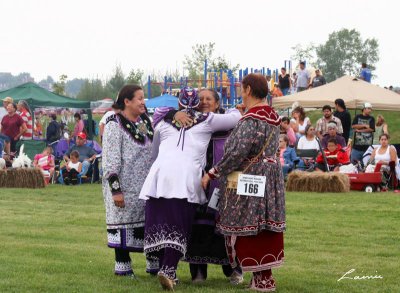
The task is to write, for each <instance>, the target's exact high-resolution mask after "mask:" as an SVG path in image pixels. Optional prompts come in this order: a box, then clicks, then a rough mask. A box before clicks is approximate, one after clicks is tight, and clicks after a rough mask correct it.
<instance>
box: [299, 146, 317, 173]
mask: <svg viewBox="0 0 400 293" xmlns="http://www.w3.org/2000/svg"><path fill="white" fill-rule="evenodd" d="M318 153H319V151H318V150H317V149H296V155H297V157H298V158H299V161H298V162H295V166H294V169H297V170H303V171H314V167H315V160H316V158H317V156H318ZM304 159H305V160H309V165H307V164H306V163H305V162H304Z"/></svg>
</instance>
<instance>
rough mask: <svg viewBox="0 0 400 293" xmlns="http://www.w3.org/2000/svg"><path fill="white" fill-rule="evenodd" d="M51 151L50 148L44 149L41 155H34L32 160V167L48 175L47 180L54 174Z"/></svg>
mask: <svg viewBox="0 0 400 293" xmlns="http://www.w3.org/2000/svg"><path fill="white" fill-rule="evenodd" d="M52 153H53V149H52V148H51V147H45V149H44V150H43V152H42V153H41V154H37V155H35V157H34V158H33V166H34V167H35V168H39V169H41V170H42V171H43V173H44V174H45V175H46V173H47V174H48V175H49V178H52V177H53V174H54V166H55V163H54V156H53V155H52Z"/></svg>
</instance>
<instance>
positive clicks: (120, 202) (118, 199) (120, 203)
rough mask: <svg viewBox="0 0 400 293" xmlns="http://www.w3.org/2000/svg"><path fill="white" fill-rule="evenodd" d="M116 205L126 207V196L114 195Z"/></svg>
mask: <svg viewBox="0 0 400 293" xmlns="http://www.w3.org/2000/svg"><path fill="white" fill-rule="evenodd" d="M112 198H113V200H114V204H115V206H116V207H119V208H124V207H125V200H124V195H123V194H122V193H120V194H116V195H113V197H112Z"/></svg>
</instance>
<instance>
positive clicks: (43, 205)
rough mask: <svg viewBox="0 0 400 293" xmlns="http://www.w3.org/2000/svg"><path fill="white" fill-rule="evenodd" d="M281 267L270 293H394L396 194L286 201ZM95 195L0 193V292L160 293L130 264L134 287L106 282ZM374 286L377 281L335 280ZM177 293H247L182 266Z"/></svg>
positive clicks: (398, 248)
mask: <svg viewBox="0 0 400 293" xmlns="http://www.w3.org/2000/svg"><path fill="white" fill-rule="evenodd" d="M287 224H288V230H287V232H286V234H285V263H284V266H283V267H281V268H279V269H276V270H274V275H275V278H276V281H277V286H278V288H277V292H296V293H297V292H400V282H399V275H400V266H399V261H400V196H399V195H398V194H396V193H392V192H388V193H363V192H351V193H346V194H316V193H288V194H287ZM105 229H106V228H105V215H104V207H103V199H102V193H101V186H100V185H98V184H93V185H81V186H69V187H68V186H59V185H53V186H49V187H47V188H45V189H42V190H29V189H5V188H2V189H1V190H0V292H159V291H161V289H160V286H159V284H158V281H157V279H156V278H154V277H150V276H149V275H147V274H146V273H145V261H144V256H143V255H142V254H134V255H133V262H134V269H135V272H136V274H137V275H138V280H132V279H129V278H124V277H116V276H114V275H113V266H114V253H113V250H112V249H109V248H107V247H106V230H105ZM350 269H355V272H354V273H352V274H350V275H349V276H351V277H354V276H356V275H359V276H375V275H379V276H382V277H383V279H370V280H352V279H344V280H341V281H338V279H339V278H340V277H341V276H343V274H345V272H347V271H349V270H350ZM178 277H179V278H180V280H181V284H179V285H178V287H177V288H176V291H177V292H245V291H244V288H245V285H246V284H247V283H248V282H249V280H250V275H249V274H246V280H245V284H243V285H241V286H239V287H234V286H232V285H230V284H229V283H228V282H227V280H226V279H225V278H224V277H223V274H222V270H221V268H220V267H218V266H210V268H209V278H208V280H207V282H205V283H204V284H201V285H198V284H196V285H193V284H191V282H190V274H189V270H188V265H187V264H186V263H184V262H182V263H180V266H179V271H178Z"/></svg>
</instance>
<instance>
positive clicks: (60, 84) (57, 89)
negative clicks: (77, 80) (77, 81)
mask: <svg viewBox="0 0 400 293" xmlns="http://www.w3.org/2000/svg"><path fill="white" fill-rule="evenodd" d="M67 78H68V76H67V75H65V74H62V75H60V80H59V81H57V82H55V83H53V92H54V93H56V94H58V95H65V85H66V80H67Z"/></svg>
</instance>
